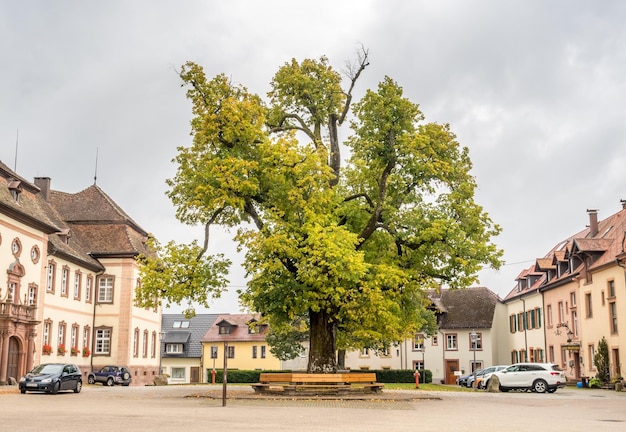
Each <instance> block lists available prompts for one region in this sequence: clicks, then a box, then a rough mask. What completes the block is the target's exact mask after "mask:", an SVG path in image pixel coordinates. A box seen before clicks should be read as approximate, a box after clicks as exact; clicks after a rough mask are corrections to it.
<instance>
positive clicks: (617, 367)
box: [613, 348, 622, 376]
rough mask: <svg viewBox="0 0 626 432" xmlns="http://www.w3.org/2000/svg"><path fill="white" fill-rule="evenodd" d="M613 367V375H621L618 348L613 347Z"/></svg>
mask: <svg viewBox="0 0 626 432" xmlns="http://www.w3.org/2000/svg"><path fill="white" fill-rule="evenodd" d="M613 368H614V369H615V374H614V375H615V376H618V375H619V376H621V375H622V368H621V367H620V360H619V349H617V348H613Z"/></svg>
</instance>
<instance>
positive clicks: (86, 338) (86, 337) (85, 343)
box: [83, 326, 91, 349]
mask: <svg viewBox="0 0 626 432" xmlns="http://www.w3.org/2000/svg"><path fill="white" fill-rule="evenodd" d="M90 332H91V329H90V328H89V327H87V326H85V327H83V348H87V349H89V346H90V342H89V336H90Z"/></svg>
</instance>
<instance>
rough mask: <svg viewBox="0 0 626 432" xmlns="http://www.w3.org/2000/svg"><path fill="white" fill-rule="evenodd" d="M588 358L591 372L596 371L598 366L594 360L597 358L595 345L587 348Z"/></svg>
mask: <svg viewBox="0 0 626 432" xmlns="http://www.w3.org/2000/svg"><path fill="white" fill-rule="evenodd" d="M587 357H588V360H587V364H588V365H589V370H595V369H596V365H595V363H594V362H593V360H594V358H595V357H596V350H595V347H594V346H593V345H589V346H588V347H587Z"/></svg>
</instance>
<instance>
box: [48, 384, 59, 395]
mask: <svg viewBox="0 0 626 432" xmlns="http://www.w3.org/2000/svg"><path fill="white" fill-rule="evenodd" d="M60 389H61V383H60V382H59V381H57V382H55V383H54V385H53V386H52V390H51V391H50V393H52V394H57V393H58V392H59V390H60Z"/></svg>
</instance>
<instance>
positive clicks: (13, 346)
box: [7, 337, 20, 380]
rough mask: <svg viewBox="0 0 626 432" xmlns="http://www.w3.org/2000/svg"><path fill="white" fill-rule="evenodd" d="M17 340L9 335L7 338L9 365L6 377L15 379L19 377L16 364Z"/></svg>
mask: <svg viewBox="0 0 626 432" xmlns="http://www.w3.org/2000/svg"><path fill="white" fill-rule="evenodd" d="M19 352H20V348H19V342H18V340H17V338H15V337H10V338H9V365H8V370H7V378H8V377H13V378H15V379H16V380H19V379H20V375H19V370H18V365H19V357H20V355H19Z"/></svg>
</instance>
